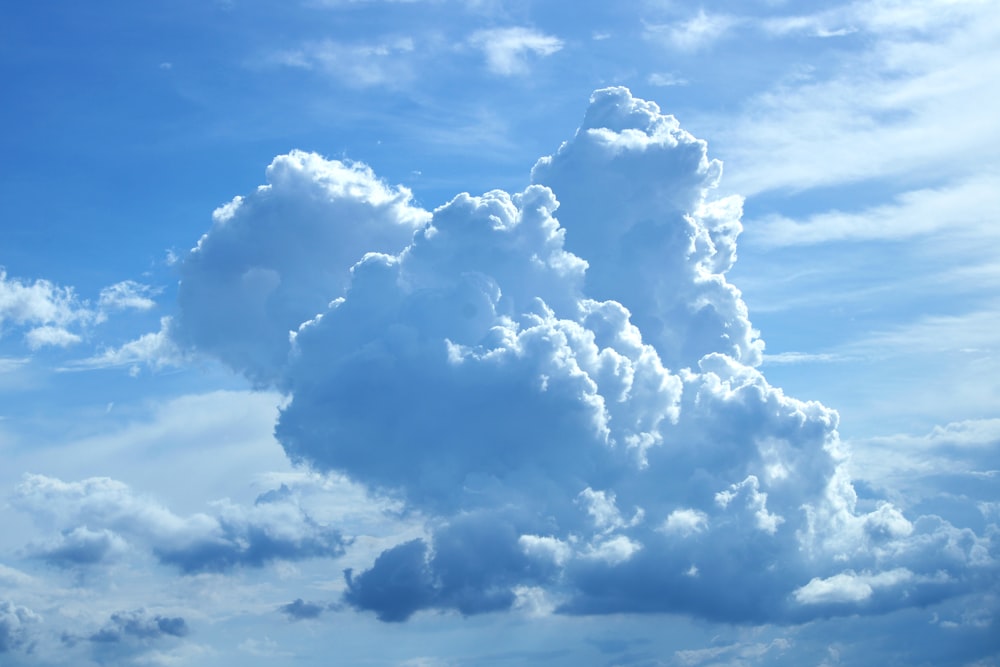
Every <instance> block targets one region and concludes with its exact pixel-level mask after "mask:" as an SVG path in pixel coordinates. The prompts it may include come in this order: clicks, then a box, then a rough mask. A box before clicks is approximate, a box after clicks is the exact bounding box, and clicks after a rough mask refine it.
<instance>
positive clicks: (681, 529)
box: [662, 508, 708, 571]
mask: <svg viewBox="0 0 1000 667" xmlns="http://www.w3.org/2000/svg"><path fill="white" fill-rule="evenodd" d="M707 527H708V515H707V514H705V513H704V512H702V511H700V510H695V509H690V508H685V509H679V510H674V511H673V512H671V513H670V515H669V516H668V517H667V520H666V521H665V522H664V523H663V526H662V530H663V531H664V532H667V533H673V534H677V535H680V536H681V537H688V536H690V535H694V534H696V533H700V532H702V531H704V530H705V529H706V528H707ZM696 571H697V568H696Z"/></svg>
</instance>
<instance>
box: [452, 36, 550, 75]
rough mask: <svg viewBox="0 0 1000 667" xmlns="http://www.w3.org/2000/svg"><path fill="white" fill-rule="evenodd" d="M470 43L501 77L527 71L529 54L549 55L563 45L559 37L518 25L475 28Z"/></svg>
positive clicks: (489, 66)
mask: <svg viewBox="0 0 1000 667" xmlns="http://www.w3.org/2000/svg"><path fill="white" fill-rule="evenodd" d="M469 44H471V45H472V46H474V47H475V48H477V49H480V50H481V51H482V52H483V55H485V56H486V66H487V67H488V68H489V69H490V71H491V72H493V73H494V74H499V75H501V76H512V75H515V74H523V73H525V72H527V70H528V61H527V59H528V56H539V57H545V56H551V55H552V54H553V53H556V52H557V51H559V50H561V49H562V47H563V42H562V40H561V39H559V38H558V37H554V36H552V35H546V34H545V33H543V32H539V31H538V30H535V29H533V28H524V27H520V26H517V27H511V28H491V29H489V30H477V31H476V32H474V33H472V35H470V36H469Z"/></svg>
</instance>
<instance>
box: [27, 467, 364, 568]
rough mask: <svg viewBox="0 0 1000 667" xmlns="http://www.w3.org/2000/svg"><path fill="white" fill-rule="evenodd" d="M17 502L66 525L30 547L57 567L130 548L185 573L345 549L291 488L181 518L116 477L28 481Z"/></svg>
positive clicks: (102, 558) (224, 503)
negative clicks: (146, 551)
mask: <svg viewBox="0 0 1000 667" xmlns="http://www.w3.org/2000/svg"><path fill="white" fill-rule="evenodd" d="M13 501H14V504H15V505H16V506H17V507H19V508H20V509H22V510H25V511H27V512H30V513H31V514H33V515H35V516H37V517H39V518H40V519H45V520H47V521H48V522H49V523H53V524H55V525H57V526H64V528H63V529H62V530H61V532H60V534H59V536H58V537H55V538H53V539H52V540H50V541H49V542H47V543H45V544H41V545H33V546H32V547H31V551H32V553H34V555H36V556H37V557H39V558H42V559H44V560H45V561H47V562H50V563H52V564H55V565H60V566H78V565H92V564H96V563H100V562H103V561H105V560H107V559H108V558H110V557H112V556H115V555H119V554H121V553H122V552H124V551H125V550H126V549H127V547H128V545H136V546H141V547H144V548H147V549H149V550H150V551H151V552H152V553H153V554H154V555H155V556H156V558H157V559H158V560H159V561H160V562H161V563H163V564H165V565H171V566H174V567H177V568H178V569H179V570H180V571H181V572H184V573H195V572H206V571H207V572H215V571H223V570H227V569H230V568H233V567H236V566H249V567H260V566H262V565H264V564H266V563H268V562H271V561H274V560H279V559H284V560H300V559H303V558H313V557H334V556H339V555H341V554H342V553H343V549H344V540H343V538H342V537H341V535H340V533H339V532H337V531H336V530H334V529H332V528H330V527H327V526H324V525H321V524H319V523H317V522H316V521H315V520H313V519H312V518H311V517H310V516H309V515H308V514H307V513H306V512H305V511H304V510H303V509H302V508H301V507H299V505H298V503H297V500H296V499H295V497H294V494H293V493H292V492H291V491H290V490H289V489H288V488H287V487H282V488H281V489H279V490H277V491H274V492H271V493H268V494H264V495H262V496H261V497H259V498H258V499H257V502H256V503H255V504H254V505H253V506H251V507H245V506H241V505H235V504H233V503H230V502H228V501H221V502H219V503H216V504H215V507H214V510H215V512H214V513H213V514H194V515H191V516H189V517H180V516H177V515H176V514H174V513H172V512H171V511H170V510H168V509H166V508H165V507H163V506H161V505H159V504H157V503H156V502H154V501H152V500H149V499H147V498H143V497H141V496H137V495H135V494H134V493H133V492H132V490H131V489H130V488H129V487H128V486H126V485H125V484H123V483H121V482H118V481H116V480H113V479H108V478H103V477H95V478H90V479H86V480H83V481H81V482H63V481H62V480H59V479H55V478H52V477H45V476H43V475H27V476H25V479H24V481H23V482H22V483H21V484H20V485H18V487H17V490H16V493H15V495H14V497H13Z"/></svg>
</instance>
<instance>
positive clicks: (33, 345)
mask: <svg viewBox="0 0 1000 667" xmlns="http://www.w3.org/2000/svg"><path fill="white" fill-rule="evenodd" d="M24 339H25V342H27V343H28V348H29V349H31V350H37V349H39V348H41V347H46V346H52V347H69V346H70V345H74V344H76V343H79V342H80V341H81V340H83V339H82V338H81V337H80V336H79V335H77V334H75V333H72V332H69V331H67V330H66V329H63V328H62V327H55V326H52V325H46V326H42V327H35V328H34V329H31V330H29V331H28V333H26V334H25V335H24Z"/></svg>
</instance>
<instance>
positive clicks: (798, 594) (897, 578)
mask: <svg viewBox="0 0 1000 667" xmlns="http://www.w3.org/2000/svg"><path fill="white" fill-rule="evenodd" d="M912 579H913V573H912V572H910V571H909V570H907V569H906V568H896V569H894V570H889V571H886V572H879V573H876V574H872V573H870V572H862V573H860V574H859V573H856V572H853V571H847V572H842V573H840V574H835V575H833V576H832V577H827V578H826V579H821V578H819V577H816V578H813V579H811V580H810V581H809V583H808V584H806V585H805V586H803V587H801V588H799V589H796V590H795V592H794V593H793V596H794V597H795V601H796V602H798V603H799V604H831V603H834V604H835V603H850V602H864V601H866V600H868V599H869V598H870V597H872V595H873V594H874V593H875V591H877V590H878V589H880V588H890V587H893V586H897V585H899V584H903V583H907V582H909V581H911V580H912Z"/></svg>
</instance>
